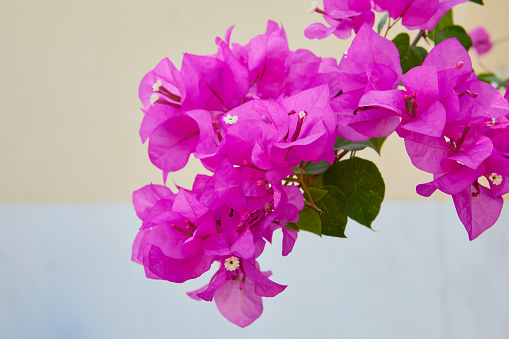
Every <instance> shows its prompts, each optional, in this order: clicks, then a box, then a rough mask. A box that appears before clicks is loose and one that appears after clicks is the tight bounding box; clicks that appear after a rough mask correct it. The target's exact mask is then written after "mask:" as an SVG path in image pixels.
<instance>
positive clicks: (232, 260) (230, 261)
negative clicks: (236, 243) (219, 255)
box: [224, 255, 240, 271]
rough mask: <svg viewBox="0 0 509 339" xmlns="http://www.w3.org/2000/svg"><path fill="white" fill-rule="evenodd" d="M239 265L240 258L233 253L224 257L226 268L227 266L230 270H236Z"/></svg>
mask: <svg viewBox="0 0 509 339" xmlns="http://www.w3.org/2000/svg"><path fill="white" fill-rule="evenodd" d="M239 267H240V261H239V258H237V257H235V256H233V255H232V256H231V257H229V258H226V259H224V268H226V269H227V270H228V271H235V270H236V269H237V268H239Z"/></svg>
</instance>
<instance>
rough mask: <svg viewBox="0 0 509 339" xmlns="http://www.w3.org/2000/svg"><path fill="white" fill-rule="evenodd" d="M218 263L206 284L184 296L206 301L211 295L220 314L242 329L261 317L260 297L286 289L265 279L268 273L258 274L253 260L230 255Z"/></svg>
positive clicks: (256, 264)
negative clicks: (216, 270)
mask: <svg viewBox="0 0 509 339" xmlns="http://www.w3.org/2000/svg"><path fill="white" fill-rule="evenodd" d="M230 262H231V264H230ZM219 263H220V267H219V271H218V272H216V274H214V276H213V277H212V279H211V281H210V283H209V284H207V285H205V286H204V287H202V288H200V289H198V290H196V291H192V292H188V293H187V294H188V295H189V296H190V297H191V298H193V299H196V300H209V301H210V300H212V299H210V297H211V295H212V297H213V299H214V301H215V302H216V306H217V308H218V309H219V311H220V312H221V314H222V315H223V316H224V317H225V318H226V319H228V320H229V321H231V322H232V323H234V324H236V325H238V326H240V327H246V326H247V325H249V324H251V323H252V322H253V321H255V320H256V319H257V318H258V317H259V316H260V315H261V313H262V311H263V305H262V297H275V296H276V295H278V294H279V293H281V292H282V291H284V289H285V288H286V286H284V285H280V284H277V283H275V282H273V281H271V280H269V279H268V277H269V276H270V275H271V272H261V271H260V269H259V266H258V263H256V262H255V261H254V260H253V261H251V260H243V259H239V258H236V257H234V256H233V257H228V258H224V259H223V260H221V261H220V262H219ZM210 292H212V293H210ZM204 298H206V299H204Z"/></svg>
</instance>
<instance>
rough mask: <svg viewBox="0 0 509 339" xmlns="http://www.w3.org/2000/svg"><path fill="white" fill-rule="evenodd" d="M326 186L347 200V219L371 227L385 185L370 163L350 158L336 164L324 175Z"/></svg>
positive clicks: (382, 196) (378, 208)
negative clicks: (335, 190) (330, 186)
mask: <svg viewBox="0 0 509 339" xmlns="http://www.w3.org/2000/svg"><path fill="white" fill-rule="evenodd" d="M323 179H324V183H325V185H332V186H336V187H337V188H338V189H339V190H340V191H342V192H343V193H344V194H345V196H346V197H347V199H348V216H349V217H350V218H352V219H353V220H355V221H357V222H359V223H360V224H362V225H365V226H368V227H371V223H372V222H373V220H375V218H376V216H377V215H378V212H380V205H381V204H382V201H383V199H384V195H385V184H384V181H383V179H382V176H381V175H380V172H379V171H378V168H377V167H376V165H375V164H373V163H372V162H371V161H368V160H365V159H361V158H357V157H354V158H351V159H348V160H343V161H340V162H338V163H337V164H335V165H334V166H333V167H331V168H330V169H329V170H327V172H325V174H324V178H323Z"/></svg>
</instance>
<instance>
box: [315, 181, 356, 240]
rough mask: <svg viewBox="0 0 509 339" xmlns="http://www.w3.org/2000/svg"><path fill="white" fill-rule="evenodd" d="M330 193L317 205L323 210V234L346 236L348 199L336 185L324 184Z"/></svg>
mask: <svg viewBox="0 0 509 339" xmlns="http://www.w3.org/2000/svg"><path fill="white" fill-rule="evenodd" d="M323 189H326V190H327V191H328V194H327V195H326V196H324V197H323V198H322V200H320V201H319V202H318V203H317V204H316V206H317V207H318V208H319V209H321V210H322V215H321V216H320V219H321V220H322V234H325V235H330V236H332V237H340V238H346V236H345V228H346V223H347V222H348V200H347V199H346V196H345V195H344V193H343V192H341V191H340V190H339V189H338V188H337V187H335V186H324V187H323Z"/></svg>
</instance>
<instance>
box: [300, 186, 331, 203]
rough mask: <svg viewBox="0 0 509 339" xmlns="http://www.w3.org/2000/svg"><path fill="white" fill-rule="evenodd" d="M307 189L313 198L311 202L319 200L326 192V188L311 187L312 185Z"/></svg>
mask: <svg viewBox="0 0 509 339" xmlns="http://www.w3.org/2000/svg"><path fill="white" fill-rule="evenodd" d="M308 191H309V194H310V195H311V199H313V202H317V201H320V200H321V199H322V198H323V197H324V196H325V195H326V194H327V191H326V190H323V189H319V188H313V187H309V188H308ZM304 196H305V197H306V199H307V195H306V194H304Z"/></svg>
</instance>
